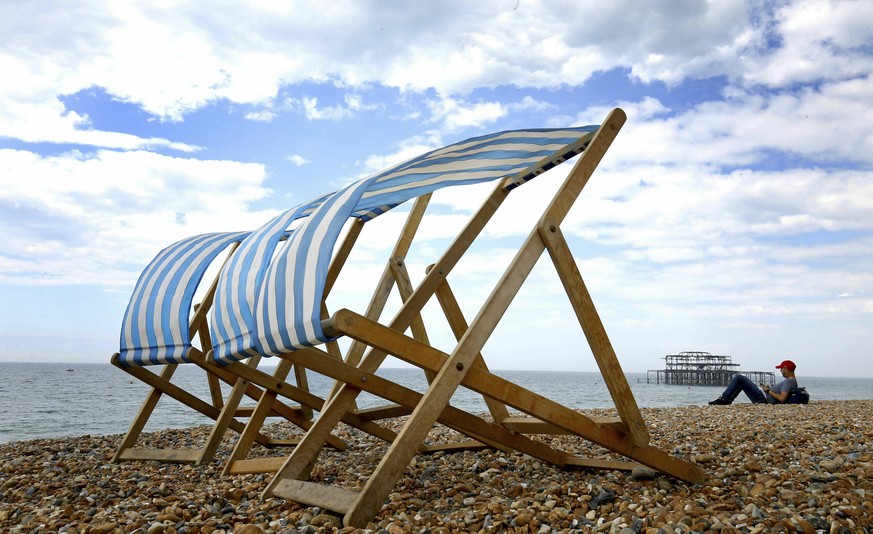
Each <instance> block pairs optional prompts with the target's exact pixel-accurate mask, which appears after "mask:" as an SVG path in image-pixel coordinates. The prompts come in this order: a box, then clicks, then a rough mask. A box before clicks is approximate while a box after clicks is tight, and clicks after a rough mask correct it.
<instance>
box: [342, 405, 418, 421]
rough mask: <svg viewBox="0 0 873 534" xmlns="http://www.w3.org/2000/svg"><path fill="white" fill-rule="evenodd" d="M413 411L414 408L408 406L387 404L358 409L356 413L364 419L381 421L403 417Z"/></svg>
mask: <svg viewBox="0 0 873 534" xmlns="http://www.w3.org/2000/svg"><path fill="white" fill-rule="evenodd" d="M411 413H412V410H411V409H410V408H409V407H407V406H401V405H400V404H386V405H385V406H377V407H375V408H366V409H363V410H358V411H356V412H355V415H357V416H358V417H360V418H361V420H362V421H381V420H382V419H391V418H393V417H403V416H404V415H409V414H411Z"/></svg>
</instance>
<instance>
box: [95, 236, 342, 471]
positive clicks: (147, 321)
mask: <svg viewBox="0 0 873 534" xmlns="http://www.w3.org/2000/svg"><path fill="white" fill-rule="evenodd" d="M248 235H249V232H229V233H212V234H204V235H197V236H193V237H189V238H186V239H183V240H181V241H179V242H177V243H175V244H173V245H170V246H169V247H167V248H165V249H164V250H162V251H161V252H160V253H159V254H158V255H157V256H156V257H155V259H154V260H152V262H151V263H150V264H149V265H148V266H147V267H146V269H145V270H144V271H143V273H142V275H141V276H140V279H139V281H138V282H137V285H136V286H135V288H134V292H133V295H132V296H131V299H130V302H129V304H128V307H127V310H126V311H125V315H124V319H123V321H122V330H121V340H120V347H121V350H120V352H118V353H116V354H115V355H113V357H112V358H111V362H112V363H113V364H114V365H115V366H116V367H119V368H120V369H122V370H124V371H125V372H127V373H129V374H130V375H132V376H134V377H135V378H137V379H138V380H141V381H142V382H144V383H146V384H148V385H149V386H151V390H150V391H149V394H148V395H147V396H146V400H145V402H144V403H143V405H142V407H141V409H140V411H139V413H138V414H137V416H136V418H135V419H134V421H133V423H132V424H131V427H130V428H129V430H128V431H127V433H126V434H125V436H124V438H122V441H121V443H120V444H119V447H118V449H117V451H116V453H115V455H114V457H113V461H123V460H159V461H169V462H180V463H197V464H200V463H205V462H208V461H210V460H211V459H212V456H213V455H214V453H215V450H216V449H217V447H218V445H219V443H220V441H221V438H222V437H223V435H224V434H225V432H226V431H227V428H232V429H234V430H236V431H238V432H242V431H243V430H244V428H245V425H244V424H243V423H241V422H240V421H238V420H237V419H235V417H239V416H248V415H250V414H251V412H252V409H251V408H241V407H239V403H240V401H241V400H242V397H243V396H244V395H248V396H249V397H252V398H255V399H260V397H261V395H262V390H260V389H258V388H257V387H255V386H253V385H251V384H249V383H247V382H245V381H244V380H238V379H237V377H228V376H221V375H216V374H214V373H211V372H207V373H206V379H207V384H208V388H209V394H210V400H209V401H208V402H207V401H204V400H203V399H201V398H199V397H198V396H196V395H194V394H192V393H191V392H189V391H186V390H185V389H183V388H181V387H179V386H178V385H176V384H174V383H172V382H171V379H172V377H173V375H174V373H175V371H176V369H177V367H178V365H179V364H184V363H194V364H197V362H196V361H195V360H196V356H197V355H198V354H202V353H203V352H204V351H209V350H211V347H212V342H211V337H210V334H209V328H208V326H207V321H206V319H207V312H208V311H209V309H210V307H211V304H212V300H213V297H214V294H215V289H216V283H217V279H216V280H215V281H214V282H213V283H212V285H211V286H210V287H209V288H208V289H207V290H206V292H205V295H204V296H203V300H202V301H201V302H200V304H198V305H193V306H192V304H193V299H194V295H195V292H196V291H197V288H198V286H199V284H200V282H201V280H202V278H203V276H204V274H205V272H206V271H207V269H208V268H209V267H210V265H212V264H213V263H214V262H215V260H216V258H217V257H218V256H219V255H221V253H222V252H225V251H228V249H230V250H229V251H228V254H227V255H228V257H233V252H234V251H235V249H236V248H237V246H238V245H239V244H240V242H244V240H245V238H246V237H247V236H248ZM192 308H193V310H194V313H193V316H192V314H191V312H192ZM189 316H190V321H189ZM195 339H196V340H197V341H198V342H199V343H198V344H199V348H198V347H196V346H195V345H194V343H193V341H194V340H195ZM249 363H250V365H257V359H253V360H251V361H250V362H249ZM157 365H162V366H163V369H162V371H161V372H160V373H159V374H158V373H154V372H151V371H149V370H147V369H146V367H148V366H157ZM201 367H203V368H204V369H206V370H207V371H209V368H207V367H204V366H202V365H201ZM220 379H223V380H224V381H225V382H227V383H228V384H231V385H232V386H233V387H232V389H231V392H230V394H229V395H228V398H227V399H226V400H225V399H224V398H223V396H222V392H221V386H220ZM303 379H304V380H305V377H304V378H303ZM298 383H300V378H298ZM303 384H304V387H305V382H303ZM164 394H166V395H168V396H170V397H172V398H174V399H176V400H177V401H179V402H181V403H182V404H184V405H187V406H189V407H191V408H192V409H194V410H196V411H198V412H199V413H201V414H203V415H205V416H207V417H209V418H211V419H214V420H215V425H214V427H213V429H212V432H211V433H210V435H209V437H208V438H207V440H206V443H205V445H204V446H203V447H202V448H197V449H155V448H136V447H135V444H136V442H137V440H138V438H139V436H140V435H141V433H142V431H143V429H144V428H145V425H146V424H147V422H148V420H149V418H150V417H151V415H152V414H153V413H154V410H155V408H156V406H157V403H158V401H159V400H160V398H161V397H162V396H163V395H164ZM269 408H270V410H269V415H274V416H275V415H281V416H283V417H285V418H286V419H288V420H290V421H292V422H294V423H295V424H297V425H298V426H301V427H302V428H307V427H308V423H309V419H311V415H312V414H311V410H310V409H304V408H297V407H289V406H285V405H282V404H281V403H278V402H275V403H271V405H270V406H269ZM253 439H254V440H255V441H257V442H258V443H260V444H261V445H264V446H268V447H276V446H288V445H293V444H294V443H296V440H276V439H271V438H269V437H267V436H264V435H262V434H260V433H258V434H257V435H255V436H254V437H253ZM331 444H333V445H339V446H344V444H342V443H341V442H338V440H331Z"/></svg>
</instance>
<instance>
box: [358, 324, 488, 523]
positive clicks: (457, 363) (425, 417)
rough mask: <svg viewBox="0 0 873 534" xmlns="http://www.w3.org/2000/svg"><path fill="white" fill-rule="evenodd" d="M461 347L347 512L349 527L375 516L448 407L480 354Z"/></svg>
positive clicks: (468, 347)
mask: <svg viewBox="0 0 873 534" xmlns="http://www.w3.org/2000/svg"><path fill="white" fill-rule="evenodd" d="M465 339H466V338H465ZM459 348H460V349H461V350H459V351H457V352H456V353H455V354H453V355H452V357H451V358H450V359H449V360H447V361H446V363H445V364H444V365H443V367H442V370H441V371H440V372H439V374H438V375H437V377H436V378H435V379H434V381H433V382H432V383H431V385H430V387H429V388H428V390H427V393H425V394H424V397H422V399H421V401H419V403H418V406H416V408H415V410H414V411H413V412H412V415H410V416H409V419H408V420H407V421H406V424H405V425H404V426H403V429H402V430H401V431H400V434H398V436H397V439H396V440H395V441H394V443H392V444H391V447H389V448H388V452H387V453H386V454H385V456H384V457H383V458H382V460H381V461H380V462H379V465H378V466H377V467H376V470H375V471H374V472H373V474H372V475H371V476H370V478H369V479H368V480H367V483H366V485H365V486H364V489H363V490H361V493H360V494H359V496H358V498H357V499H356V501H355V503H354V504H353V505H352V507H351V509H349V511H348V512H346V515H345V519H344V523H345V524H346V525H347V526H362V525H365V524H366V523H367V521H369V520H370V519H371V518H372V517H373V516H374V515H376V512H377V511H378V510H379V507H380V506H381V504H382V502H384V500H385V499H386V498H387V497H388V494H389V493H391V489H392V488H393V487H394V485H395V484H396V483H397V480H398V479H399V478H400V475H402V474H403V471H404V470H406V468H407V467H408V466H409V462H410V460H412V457H413V456H414V455H415V454H416V453H417V452H418V449H419V447H420V446H421V443H422V442H423V441H424V438H425V436H427V433H428V432H429V431H430V430H431V428H432V427H433V425H434V423H436V421H437V419H438V417H439V414H440V413H441V412H442V410H443V408H445V407H446V406H447V405H448V403H449V400H450V399H451V398H452V395H453V394H454V392H455V390H456V389H457V388H458V386H459V385H460V383H461V380H463V378H464V375H465V374H466V371H465V369H467V368H468V367H469V366H470V365H471V364H472V362H473V360H474V359H475V357H476V355H477V354H478V352H479V347H475V346H473V345H472V344H470V345H468V346H464V345H463V344H462V346H461V347H459Z"/></svg>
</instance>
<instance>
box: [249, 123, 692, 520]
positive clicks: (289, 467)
mask: <svg viewBox="0 0 873 534" xmlns="http://www.w3.org/2000/svg"><path fill="white" fill-rule="evenodd" d="M624 121H625V115H624V112H622V111H621V110H618V109H616V110H614V111H612V112H611V113H610V114H609V116H608V117H607V118H606V120H605V121H604V123H603V124H602V125H601V127H600V128H599V129H598V130H597V133H596V134H595V135H594V137H593V138H592V139H591V140H590V142H589V143H588V146H587V147H586V148H585V150H584V152H583V153H582V154H581V156H580V157H579V159H578V161H577V162H576V164H575V166H574V167H573V169H572V170H571V172H570V173H569V175H568V177H567V178H566V180H565V181H564V183H563V185H562V186H561V188H560V189H559V190H558V192H557V193H556V194H555V196H554V198H553V199H552V201H551V203H550V204H549V205H548V207H547V208H546V210H545V212H544V213H543V215H542V217H541V218H540V219H539V221H538V223H537V224H536V225H535V227H534V228H533V229H532V230H531V232H530V234H529V236H528V238H527V239H526V241H525V242H524V244H523V245H522V246H521V247H520V249H519V251H518V252H517V254H516V256H515V259H514V260H513V261H512V263H511V264H510V266H509V267H508V268H507V270H506V271H505V272H504V274H503V276H502V278H501V279H500V281H499V282H498V283H497V285H496V287H495V288H494V290H493V291H492V293H491V295H490V296H489V297H488V299H487V300H486V301H485V303H484V304H483V306H482V308H481V309H480V310H479V312H478V313H477V315H476V317H475V318H474V319H473V320H472V321H471V323H470V324H469V326H468V327H466V328H464V325H463V324H462V322H461V318H460V316H459V315H458V314H457V313H455V312H452V313H450V314H447V315H449V316H450V317H452V318H454V320H455V321H456V323H455V327H454V328H455V329H456V332H457V333H461V332H462V334H461V337H460V340H459V342H458V344H457V345H456V346H455V348H454V349H453V350H452V352H451V353H446V352H442V351H440V350H438V349H436V348H434V347H431V346H430V345H428V344H427V343H423V342H421V341H419V340H416V339H414V338H413V337H410V336H407V335H405V334H404V332H405V331H406V329H407V328H408V327H409V326H410V325H411V324H412V321H413V320H414V319H415V318H416V317H417V316H418V315H419V313H420V311H421V310H422V308H423V306H424V305H425V304H426V303H427V302H428V301H429V300H430V299H431V297H432V296H434V295H437V294H442V298H440V300H441V302H443V305H444V306H448V307H451V305H452V303H451V300H452V299H451V298H450V292H449V290H448V286H447V285H446V284H447V280H446V278H447V276H448V275H449V273H450V272H451V270H452V268H453V267H454V266H455V265H456V264H457V262H458V261H459V260H460V258H461V257H462V256H463V255H464V253H465V252H466V250H467V249H468V247H469V246H470V244H471V243H472V242H473V240H474V239H475V238H476V236H477V235H478V234H479V233H480V231H481V230H482V229H483V227H484V225H485V223H487V221H488V220H489V219H490V218H491V217H492V215H493V214H494V213H495V211H496V210H497V208H498V207H499V206H500V205H501V204H502V202H503V201H504V199H505V198H506V196H507V195H508V193H509V192H510V187H509V186H510V184H511V183H512V179H511V178H508V179H505V180H503V181H502V182H501V183H500V184H498V186H497V187H496V188H495V189H494V191H493V192H492V193H491V195H490V196H489V197H488V199H487V200H486V201H485V203H484V204H483V205H482V207H481V208H480V209H479V211H478V212H477V213H476V214H475V215H474V216H473V217H472V218H471V220H470V221H469V222H468V224H467V226H466V227H465V228H464V229H463V230H462V231H461V232H460V233H459V235H458V236H457V238H456V239H455V241H454V242H453V243H452V244H451V245H450V246H449V247H448V249H447V250H446V252H445V253H444V254H443V256H442V257H441V258H440V259H439V261H437V262H436V264H435V265H434V266H433V267H432V268H431V269H430V271H429V272H428V273H427V274H426V275H425V277H424V279H423V280H422V281H421V282H420V284H419V285H418V287H417V288H416V289H415V290H414V291H413V292H412V293H411V294H410V295H409V298H408V299H406V300H405V302H404V304H403V305H402V306H401V308H400V310H399V312H398V313H397V314H396V315H395V317H394V319H393V320H392V321H391V322H390V323H389V324H387V325H383V324H380V323H379V322H377V321H374V320H372V319H369V318H367V317H365V316H362V315H358V314H356V313H354V312H351V311H349V310H344V309H341V310H339V311H337V312H335V313H334V314H333V316H332V317H330V318H329V319H327V320H325V321H324V322H323V323H322V328H323V330H324V331H326V332H330V335H331V336H339V335H346V336H349V337H351V338H352V339H354V340H356V341H358V342H360V343H362V344H364V345H366V346H369V347H371V348H370V350H369V351H368V352H367V353H366V354H365V355H364V356H363V358H362V359H361V360H360V362H358V363H356V364H354V365H353V364H352V363H351V362H341V361H337V360H335V359H333V358H329V357H326V356H325V353H324V352H323V351H318V350H317V349H306V350H300V351H295V352H292V353H289V354H287V355H282V357H283V358H291V359H294V360H295V361H297V362H299V363H303V364H304V365H305V366H306V367H307V368H309V369H313V370H315V371H316V372H319V373H322V374H325V375H328V376H335V377H338V378H339V380H341V381H342V382H343V385H342V386H341V387H340V388H339V389H338V390H337V391H336V393H335V395H333V396H332V397H331V398H330V400H329V402H328V404H327V406H326V407H325V408H324V410H323V411H322V412H321V413H320V416H319V417H318V419H317V420H316V421H315V423H314V424H313V426H312V427H311V428H310V429H309V430H308V431H307V432H306V434H305V435H304V437H303V439H302V440H301V442H300V444H299V445H298V446H297V447H296V448H295V449H294V450H293V452H292V453H291V456H290V457H289V458H288V460H287V461H286V462H285V464H284V465H283V466H282V468H281V469H280V470H279V471H278V472H277V473H276V475H275V476H274V477H273V479H272V480H271V482H270V484H269V485H268V487H267V488H266V489H265V490H264V493H263V495H264V497H269V496H275V497H280V498H286V499H291V500H294V501H297V502H300V503H304V504H309V505H315V506H319V507H322V508H327V509H330V510H333V511H335V512H339V513H341V514H342V515H343V516H344V519H343V521H344V523H345V524H346V525H347V526H356V527H362V526H364V525H365V524H366V523H367V522H368V521H369V520H370V519H372V518H373V517H374V516H375V514H376V513H377V511H378V510H379V508H380V507H381V504H382V503H383V502H384V500H385V499H386V498H387V496H388V494H389V493H390V492H391V489H392V488H393V487H394V485H395V484H396V482H397V480H398V479H399V477H400V476H401V475H402V473H403V471H404V470H405V469H406V468H407V466H408V465H409V462H410V460H411V459H412V457H413V456H414V455H415V454H416V452H417V451H419V450H420V448H421V444H422V443H423V441H424V438H425V436H426V435H427V433H428V431H429V430H430V429H431V427H432V426H433V424H434V423H436V422H437V421H439V422H441V423H443V424H445V425H447V426H449V427H450V428H454V429H456V430H459V431H461V432H462V433H465V434H467V435H469V436H470V437H472V438H474V439H477V440H480V441H484V442H486V443H489V444H492V445H494V446H496V447H499V448H501V449H504V450H507V449H509V450H516V451H520V452H523V453H526V454H530V455H532V456H534V457H537V458H540V459H542V460H545V461H548V462H550V463H552V464H554V465H557V466H561V467H566V466H584V467H591V468H599V467H605V468H616V467H627V466H628V465H627V464H630V463H631V462H626V463H624V465H622V463H621V462H603V461H599V460H594V459H587V458H578V457H575V456H573V455H571V454H569V453H567V452H565V451H562V450H558V449H555V448H553V447H552V446H550V445H548V444H546V443H543V442H541V441H537V440H532V439H530V438H528V437H526V436H525V434H524V432H529V433H541V432H544V431H550V430H554V429H558V431H560V432H563V433H569V434H573V435H576V436H578V437H580V438H583V439H586V440H588V441H591V442H593V443H595V444H598V445H600V446H602V447H604V448H606V449H608V450H610V451H613V452H616V453H618V454H620V455H622V456H624V457H626V458H629V459H630V460H632V461H633V462H639V463H641V464H645V465H648V466H650V467H652V468H654V469H656V470H658V471H661V472H664V473H667V474H669V475H672V476H674V477H676V478H679V479H681V480H685V481H688V482H692V483H701V482H702V481H703V480H704V475H703V471H702V470H701V469H700V468H699V467H698V466H696V465H693V464H691V463H688V462H686V461H684V460H681V459H678V458H675V457H672V456H670V455H669V454H667V453H665V452H663V451H661V450H660V449H658V448H656V447H654V446H652V445H651V444H650V443H649V433H648V429H647V427H646V424H645V422H644V420H643V418H642V415H641V413H640V411H639V407H638V406H637V404H636V401H635V399H634V397H633V393H632V392H631V390H630V387H629V385H628V383H627V380H626V378H625V376H624V374H623V373H622V371H621V366H620V364H619V362H618V359H617V357H616V355H615V352H614V349H613V347H612V345H611V343H610V341H609V339H608V337H607V335H606V331H605V329H604V327H603V325H602V323H601V321H600V318H599V316H598V314H597V311H596V309H595V307H594V304H593V303H592V301H591V297H590V295H589V294H588V291H587V289H586V287H585V284H584V282H583V280H582V277H581V274H580V272H579V270H578V267H577V265H576V263H575V261H574V259H573V256H572V253H571V251H570V248H569V246H568V244H567V242H566V240H565V239H564V237H563V234H562V232H561V223H562V222H563V220H564V218H565V216H566V215H567V213H568V211H569V209H570V208H571V206H572V205H573V204H574V202H575V200H576V199H577V197H578V196H579V194H580V192H581V191H582V188H583V187H584V186H585V184H586V183H587V181H588V179H589V178H590V176H591V175H592V173H593V172H594V170H595V168H596V167H597V165H598V164H599V162H600V160H601V159H602V157H603V155H604V154H605V152H606V150H607V149H608V147H609V146H610V144H611V143H612V141H613V139H614V138H615V136H616V134H617V133H618V131H619V130H620V128H621V126H622V125H623V124H624ZM543 251H548V253H549V257H550V258H551V261H552V264H553V265H554V267H555V269H556V270H557V272H558V275H559V278H560V280H561V282H562V284H563V286H564V289H565V292H566V294H567V296H568V298H569V300H570V303H571V305H572V308H573V310H574V313H575V315H576V316H577V319H578V321H579V324H580V326H581V328H582V330H583V332H584V334H585V336H586V339H587V340H588V343H589V346H590V348H591V351H592V353H593V355H594V357H595V360H596V362H597V364H598V366H599V368H600V371H601V374H602V375H603V378H604V381H605V382H606V384H607V387H608V390H609V393H610V395H611V397H612V399H613V401H614V403H615V407H616V409H617V412H618V415H619V419H620V422H619V424H618V425H616V424H615V423H614V422H600V421H595V420H593V419H591V418H589V417H587V416H585V415H584V414H582V413H579V412H576V411H574V410H571V409H569V408H567V407H565V406H563V405H562V404H560V403H557V402H554V401H551V400H549V399H547V398H545V397H542V396H541V395H538V394H536V393H534V392H531V391H529V390H526V389H524V388H523V387H521V386H519V385H517V384H514V383H512V382H509V381H507V380H505V379H503V378H501V377H499V376H496V375H494V374H492V373H490V372H488V370H487V368H486V367H485V366H484V364H483V362H482V360H481V355H480V351H481V349H482V348H483V346H484V345H485V343H486V342H487V340H488V338H489V337H490V336H491V334H492V332H493V331H494V329H495V327H496V326H497V324H498V323H499V321H500V319H501V317H502V316H503V314H504V312H505V311H506V309H507V308H508V306H509V304H510V302H511V301H512V299H513V298H514V296H515V295H516V293H517V291H518V290H519V289H520V287H521V286H522V284H523V283H524V281H525V280H526V278H527V277H528V275H529V274H530V272H531V270H532V269H533V267H534V265H535V263H536V262H537V261H538V259H539V258H540V257H541V256H542V253H543ZM389 354H390V355H393V356H395V357H397V358H400V359H402V360H404V361H407V362H409V363H412V364H414V365H417V366H419V367H421V368H423V369H425V370H428V371H430V372H432V373H434V375H435V376H434V379H433V380H432V381H431V383H430V385H429V387H428V389H427V391H426V393H424V394H420V393H416V392H411V391H409V390H406V389H405V388H402V387H400V386H399V385H397V384H394V383H392V382H390V381H388V380H385V379H382V378H380V377H378V376H377V375H376V374H375V372H376V371H377V369H378V368H379V366H380V365H381V363H382V362H383V360H384V359H385V357H386V356H387V355H389ZM461 385H463V386H464V387H467V388H469V389H472V390H474V391H476V392H479V393H481V394H483V395H485V396H486V397H488V398H490V399H492V400H493V401H495V402H497V403H500V404H503V405H506V406H509V407H512V408H515V409H517V410H519V411H521V412H523V413H525V414H527V415H528V416H530V417H529V418H525V419H523V420H520V419H519V418H505V419H504V420H502V421H501V420H498V421H494V422H487V421H484V420H483V419H481V418H478V417H475V416H471V415H470V414H467V413H465V412H462V411H461V410H458V409H456V408H453V407H452V406H451V405H449V400H450V399H451V397H452V395H453V393H454V392H455V391H456V389H457V388H458V387H459V386H461ZM360 391H368V392H370V393H373V394H375V395H378V396H381V397H383V398H386V399H388V400H390V401H392V402H400V403H402V404H406V405H407V406H410V407H414V408H413V410H412V413H411V415H410V416H409V417H408V418H407V419H406V421H405V422H404V423H403V426H402V428H401V430H400V432H399V434H398V435H397V438H396V439H395V440H393V442H392V443H391V445H390V446H389V448H388V451H387V453H386V454H385V456H384V457H383V458H382V460H381V461H380V463H379V464H378V466H377V467H376V469H375V470H374V471H373V473H372V474H371V476H370V477H369V479H368V480H367V482H366V484H365V485H364V487H363V489H361V490H360V491H356V490H350V489H345V488H339V487H335V486H328V485H323V484H319V483H314V482H308V481H306V479H307V478H308V476H309V473H310V470H311V469H312V467H313V466H314V464H315V462H316V461H317V457H318V453H319V451H320V450H321V448H322V447H323V445H324V443H325V438H326V437H327V436H328V435H329V434H330V432H331V431H332V429H333V428H334V427H335V426H336V424H337V423H338V422H339V421H341V420H342V419H343V418H344V417H345V416H346V415H347V414H349V413H351V411H352V410H353V408H354V403H355V399H356V398H357V396H358V394H359V392H360Z"/></svg>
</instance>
